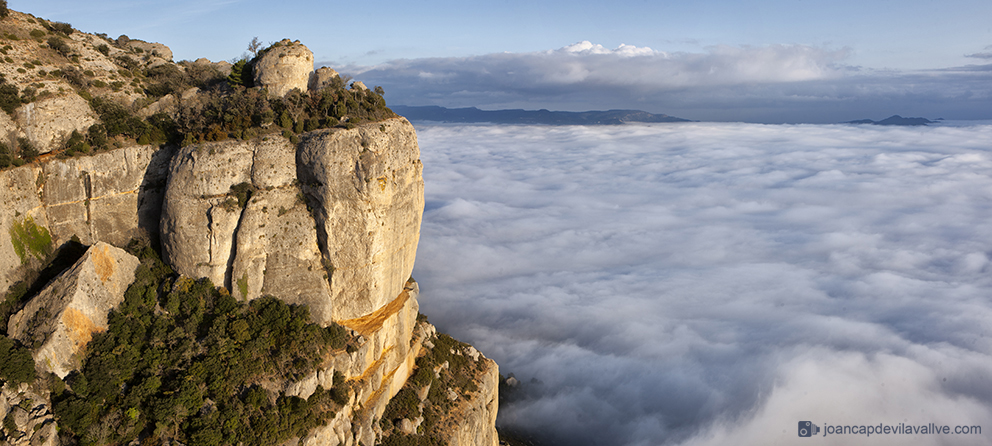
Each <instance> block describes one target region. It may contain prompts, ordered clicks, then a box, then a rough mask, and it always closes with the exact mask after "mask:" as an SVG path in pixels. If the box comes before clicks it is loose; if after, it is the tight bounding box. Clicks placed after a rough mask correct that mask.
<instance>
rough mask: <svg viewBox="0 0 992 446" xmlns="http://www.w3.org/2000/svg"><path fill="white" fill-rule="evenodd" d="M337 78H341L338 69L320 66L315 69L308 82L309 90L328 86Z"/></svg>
mask: <svg viewBox="0 0 992 446" xmlns="http://www.w3.org/2000/svg"><path fill="white" fill-rule="evenodd" d="M335 78H340V75H338V72H337V71H334V69H332V68H330V67H320V68H318V69H316V70H314V72H313V74H311V75H310V80H309V81H308V82H307V90H310V91H317V90H321V89H324V88H326V87H327V86H329V85H331V83H333V82H334V79H335Z"/></svg>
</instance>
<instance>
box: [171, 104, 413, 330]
mask: <svg viewBox="0 0 992 446" xmlns="http://www.w3.org/2000/svg"><path fill="white" fill-rule="evenodd" d="M419 158H420V152H419V149H418V148H417V141H416V134H415V133H414V130H413V126H411V125H410V123H409V122H408V121H406V120H405V119H402V118H397V119H391V120H387V121H385V122H380V123H373V124H365V125H362V126H359V127H357V128H355V129H351V130H346V129H330V130H323V131H317V132H312V133H310V134H308V135H305V137H304V139H303V142H302V143H301V144H300V148H299V149H297V148H296V147H294V146H293V145H292V144H290V143H289V141H287V140H286V139H285V138H281V137H278V136H274V137H270V138H268V139H267V140H261V141H260V140H253V141H247V142H241V141H230V142H220V143H208V144H201V145H194V146H189V147H185V148H183V149H182V150H181V151H180V152H179V153H178V154H177V155H176V157H175V158H174V159H173V161H172V164H171V167H170V169H169V178H168V183H167V188H166V192H165V199H164V203H165V204H164V206H163V208H162V219H161V228H162V247H163V252H164V254H165V256H166V259H167V261H168V262H169V263H170V264H172V265H173V266H174V267H175V268H176V270H177V271H178V272H180V273H182V274H186V275H189V276H192V277H208V278H210V279H211V280H212V281H213V282H214V283H215V284H223V285H224V286H226V287H228V288H229V289H230V290H232V293H233V294H234V295H236V296H238V297H241V298H243V299H254V298H257V297H260V296H262V295H266V294H268V295H273V296H276V297H278V298H280V299H283V300H285V301H287V302H291V303H301V304H307V305H309V306H310V309H311V314H312V315H313V316H314V318H315V319H316V320H317V321H318V322H321V323H323V324H328V323H330V322H331V321H340V320H346V319H353V318H357V317H361V316H364V315H367V314H370V313H372V312H374V311H376V310H378V309H380V308H382V307H383V306H385V305H386V304H387V303H389V302H390V301H392V300H394V299H396V297H397V296H399V295H400V293H401V292H402V291H403V286H404V283H406V280H407V279H408V278H409V277H410V273H411V272H412V271H413V261H414V257H415V255H416V250H417V241H418V240H419V237H420V218H421V214H422V213H423V207H424V201H423V200H424V199H423V179H422V177H421V164H420V159H419ZM239 185H241V186H239ZM239 187H240V188H241V190H246V191H249V192H248V193H244V194H243V195H242V196H241V199H242V200H244V203H239V200H238V197H237V191H236V189H238V188H239ZM248 195H250V198H246V197H247V196H248ZM308 207H309V208H310V209H309V210H308Z"/></svg>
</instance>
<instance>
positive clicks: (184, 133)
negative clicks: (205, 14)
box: [0, 11, 498, 445]
mask: <svg viewBox="0 0 992 446" xmlns="http://www.w3.org/2000/svg"><path fill="white" fill-rule="evenodd" d="M63 25H64V26H63ZM0 28H2V31H3V32H4V33H5V34H4V36H6V46H3V45H4V42H0V48H3V49H2V50H0V52H3V53H4V54H6V55H7V57H8V59H11V58H12V59H13V60H14V66H27V65H31V71H27V70H11V69H8V68H9V66H8V65H4V66H2V67H0V73H2V74H3V75H4V78H5V79H4V81H3V82H0V102H3V101H4V100H5V98H4V97H3V94H4V92H7V93H10V92H11V91H12V92H14V95H15V98H16V102H14V103H11V104H12V105H14V106H13V108H12V109H11V110H7V109H6V108H5V109H4V111H5V113H0V169H2V170H0V184H3V186H4V187H5V188H6V189H5V193H4V200H3V201H2V202H0V295H6V297H5V300H4V301H3V302H2V305H0V309H2V312H0V314H2V316H3V320H2V321H0V322H3V324H0V329H4V330H5V333H4V334H5V337H9V338H11V339H15V340H16V342H17V344H16V345H17V346H18V347H17V348H20V349H26V350H28V351H30V353H31V357H32V358H33V360H34V362H35V368H34V370H33V371H31V373H30V374H21V375H18V376H28V375H30V376H38V378H37V379H36V380H34V381H33V382H32V381H31V380H30V379H27V378H24V379H22V380H27V381H28V382H23V383H20V384H18V383H17V382H16V380H14V379H13V378H11V377H6V376H0V381H6V382H5V383H4V386H3V388H2V395H3V397H2V398H0V409H3V410H2V411H0V418H3V419H4V421H5V422H4V424H3V429H2V430H0V441H3V442H7V443H10V444H42V443H43V444H59V443H58V438H57V436H56V435H55V432H56V430H57V429H56V427H55V426H56V424H57V423H59V422H60V420H61V419H62V418H61V417H64V416H69V415H66V413H67V412H64V411H65V410H68V409H64V407H75V406H72V404H74V403H72V401H75V400H73V398H77V399H78V398H82V397H83V395H84V394H85V393H86V392H87V391H86V389H85V388H83V387H80V386H81V384H80V381H79V379H80V378H78V377H79V376H82V375H81V370H82V368H84V366H85V365H86V363H87V361H89V360H95V359H87V358H89V357H88V356H87V354H88V351H89V349H88V348H87V346H88V344H89V343H90V342H92V339H94V338H95V337H98V336H101V333H104V332H106V331H107V330H108V329H109V328H108V314H110V313H111V312H113V311H121V310H120V306H121V305H122V302H124V301H125V300H127V299H131V301H129V302H132V303H131V304H128V305H131V306H132V307H133V306H134V305H138V304H136V303H134V302H146V303H148V302H150V305H152V307H149V308H151V309H152V310H154V311H153V312H152V313H150V314H166V315H167V314H169V313H172V312H175V311H176V309H175V308H178V307H174V306H173V305H176V306H179V305H185V304H183V303H182V302H173V301H169V302H166V300H162V301H161V302H160V303H156V297H155V295H156V293H158V295H159V296H167V295H168V296H186V295H188V294H183V293H184V292H185V289H186V288H188V287H190V284H191V283H193V282H191V281H190V279H198V278H206V279H209V280H210V282H211V283H212V284H214V285H216V286H218V287H222V289H221V290H220V292H219V294H217V295H218V296H228V295H229V296H231V297H233V298H234V299H235V300H236V301H240V302H243V303H245V302H251V301H256V300H257V299H260V298H262V297H263V296H273V297H275V298H277V299H279V300H281V301H284V302H286V303H289V304H294V305H304V306H306V307H308V308H309V315H310V316H311V317H312V321H314V322H316V323H317V324H320V325H321V326H324V327H328V328H329V329H330V328H334V327H343V329H342V330H344V331H345V332H346V333H347V334H348V336H349V338H348V339H350V340H349V341H347V348H343V347H335V348H333V349H331V350H328V352H327V353H326V354H323V356H321V357H320V359H319V361H318V362H317V364H316V366H315V367H313V368H310V369H308V370H311V371H310V372H309V373H307V374H306V375H305V376H288V377H287V376H284V374H280V373H270V374H268V375H266V376H268V377H267V378H265V379H262V380H257V381H254V382H253V383H252V384H251V386H252V387H251V388H248V387H246V388H243V389H238V390H237V391H238V392H245V395H249V394H252V392H254V390H252V389H254V388H256V387H257V388H260V389H264V390H265V392H266V393H267V394H268V396H269V398H271V399H272V400H273V401H276V400H277V399H278V400H279V401H282V399H284V398H291V397H295V398H297V399H298V400H297V401H305V400H314V399H315V398H317V396H315V395H322V394H323V392H327V391H328V389H330V391H331V392H332V393H333V394H334V395H335V402H334V403H333V404H332V403H327V404H331V405H330V406H328V407H330V408H331V409H332V410H331V412H330V413H332V414H333V417H332V418H330V419H329V421H327V422H326V423H324V424H321V425H320V426H318V427H316V428H314V429H312V430H310V431H309V432H308V433H307V434H305V435H298V436H296V437H295V438H293V439H291V442H295V443H298V444H306V445H318V444H319V445H338V444H340V445H358V444H365V445H372V444H377V443H379V442H386V443H389V444H398V443H396V441H398V439H400V438H401V437H402V438H405V439H407V440H410V439H413V440H414V441H415V442H428V441H434V440H438V439H440V440H443V441H444V442H447V443H448V444H452V445H470V444H471V445H495V444H497V442H498V439H497V437H496V431H495V415H496V391H497V390H496V389H497V385H496V381H497V376H498V369H497V366H496V364H495V363H494V362H492V361H491V360H489V359H486V358H485V357H484V356H482V355H481V354H480V353H479V352H478V351H476V350H475V349H474V348H471V347H470V346H467V345H465V344H461V343H457V341H453V340H450V337H446V335H439V334H437V333H436V330H435V329H434V327H433V326H432V325H430V324H429V323H428V322H427V321H426V319H425V318H423V317H422V316H421V315H419V304H418V301H417V299H418V296H419V293H420V289H419V287H418V285H417V283H416V282H414V281H413V280H412V278H411V272H412V270H413V264H414V260H415V255H416V250H417V242H418V239H419V229H420V222H421V217H422V212H423V207H424V198H423V192H424V189H423V188H424V186H423V178H422V166H421V163H420V153H419V148H418V146H417V138H416V133H415V131H414V129H413V127H412V126H411V125H410V123H409V122H408V121H407V120H406V119H404V118H401V117H395V116H393V117H389V116H392V115H391V112H388V113H385V112H379V111H376V110H388V109H385V108H384V104H382V103H381V97H380V96H378V95H377V94H374V93H372V92H371V91H370V90H368V89H367V88H365V87H364V85H361V84H360V83H356V84H355V85H354V86H353V87H352V88H351V90H344V89H342V85H343V82H342V81H341V80H340V77H338V75H337V73H336V72H334V71H333V70H330V69H321V70H317V71H314V70H313V55H312V54H311V53H310V52H309V50H307V49H306V47H305V46H303V45H302V44H300V43H299V42H290V41H283V42H280V43H278V44H276V45H273V47H271V48H269V49H267V50H265V51H262V53H261V54H260V56H259V57H257V58H256V59H255V60H253V61H251V62H250V63H249V64H243V63H242V64H236V65H235V67H233V68H232V67H230V66H227V67H225V66H224V65H223V64H211V63H209V62H205V61H197V62H196V63H180V64H175V63H173V62H172V61H171V51H169V50H168V48H167V47H165V46H164V45H161V44H151V43H147V42H141V41H137V40H132V39H128V38H127V37H125V36H121V37H120V38H118V39H109V38H106V37H105V36H94V35H89V34H84V33H81V32H78V31H75V30H72V29H71V27H69V26H68V24H58V23H53V22H47V21H45V20H43V19H40V18H37V17H33V16H31V15H28V14H23V13H19V12H15V11H10V12H9V15H8V16H7V17H4V18H3V19H0ZM11 36H15V37H17V38H16V39H14V38H11ZM52 39H57V40H52ZM39 42H41V44H40V45H39ZM60 42H61V43H60ZM8 62H9V60H8ZM245 67H247V68H245ZM225 68H226V69H225ZM242 69H243V70H249V71H250V75H248V76H245V75H241V76H235V74H237V73H236V72H232V70H242ZM56 72H57V73H58V74H57V75H53V73H56ZM227 72H232V74H231V76H229V77H228V78H227V80H226V81H225V80H224V78H223V76H224V75H225V74H226V73H227ZM204 73H206V74H204ZM218 74H219V76H220V77H218ZM198 76H199V78H202V79H208V80H206V81H204V82H203V83H201V84H200V86H199V87H195V88H187V87H188V86H189V84H188V82H191V81H190V79H194V80H195V79H197V78H198ZM211 76H213V77H211ZM175 79H180V80H184V81H183V82H187V83H182V82H179V81H175ZM209 79H213V80H209ZM244 79H250V80H251V82H248V81H244ZM172 81H175V82H179V83H178V84H176V85H179V86H180V87H175V86H173V85H172V84H169V82H172ZM211 82H212V83H211ZM241 83H244V85H242V84H241ZM251 83H253V84H254V85H250V84H251ZM4 85H6V86H8V87H4ZM211 85H212V86H211ZM4 88H6V90H5V89H4ZM177 88H178V90H177ZM180 90H181V91H180ZM156 92H158V93H156ZM232 95H233V96H232ZM306 96H308V97H309V98H310V100H309V101H310V102H306V103H308V104H311V105H309V106H307V107H310V108H304V107H303V106H302V105H298V104H303V103H305V102H298V101H297V99H294V98H301V97H306ZM232 97H233V99H231V98H232ZM283 97H285V99H283ZM265 98H270V99H265ZM6 99H10V98H9V95H8V97H7V98H6ZM225 101H227V102H225ZM237 101H241V102H238V104H243V103H245V101H247V102H251V101H255V102H251V103H254V104H256V106H254V107H255V108H253V109H245V110H249V113H253V114H252V115H251V116H245V118H244V119H242V120H240V121H238V120H237V119H235V121H237V122H236V123H235V124H231V123H230V122H227V123H225V122H220V121H217V122H211V121H205V120H204V119H205V118H204V117H205V116H214V115H213V114H212V112H213V111H214V109H212V108H211V107H218V105H217V104H231V103H234V102H237ZM294 104H297V105H294ZM239 106H240V105H239ZM231 107H233V106H231ZM129 113H130V115H129ZM129 116H130V117H129ZM118 127H120V128H118ZM118 130H119V131H118ZM179 141H183V143H179ZM144 142H149V144H144ZM39 155H40V156H39ZM4 157H5V158H4ZM4 167H6V168H4ZM132 240H146V243H148V242H150V243H151V246H153V247H155V248H156V250H158V249H157V247H159V246H160V248H161V249H160V251H161V255H162V258H163V259H164V261H165V262H166V263H167V264H168V266H169V267H171V269H168V267H166V269H162V270H161V271H160V272H159V273H160V274H164V275H165V276H162V277H172V279H168V280H167V281H166V282H162V284H161V285H155V286H149V287H147V288H135V289H133V290H131V289H129V288H128V286H129V284H131V283H132V281H135V278H136V277H137V276H141V277H142V278H141V279H138V281H139V282H140V281H143V282H141V283H142V284H145V283H149V282H148V280H149V279H148V276H149V274H150V273H149V272H148V269H147V267H146V265H145V263H146V262H145V260H141V261H139V259H138V258H137V257H135V256H134V255H131V254H128V253H127V252H124V251H123V250H122V249H121V248H124V247H126V246H127V245H128V244H129V242H130V241H132ZM70 243H76V244H81V246H83V247H84V249H85V253H83V254H82V255H81V256H80V257H78V258H69V259H68V260H67V259H66V258H65V256H64V255H62V253H63V252H64V251H65V250H64V249H63V250H59V249H58V248H59V247H64V246H67V244H70ZM86 247H88V248H86ZM60 262H62V263H60ZM139 263H141V264H142V265H143V266H141V267H139ZM143 268H144V269H143ZM172 271H175V273H172ZM169 274H173V275H171V276H170V275H169ZM156 283H158V282H156ZM197 283H199V282H197ZM204 283H205V282H204ZM137 284H138V282H135V285H132V288H134V287H136V286H137ZM142 286H145V285H142ZM126 290H128V293H130V294H128V293H126V292H125V291H126ZM177 290H179V291H182V292H179V291H177ZM126 296H129V297H126ZM160 298H161V299H166V298H165V297H160ZM149 299H150V300H149ZM184 308H185V307H184ZM184 311H185V310H184ZM111 325H112V324H111ZM117 325H118V326H120V325H121V324H117ZM207 328H209V327H207ZM203 330H206V328H204V329H203ZM230 330H233V329H229V332H230V333H235V339H239V340H242V338H241V337H239V336H243V335H240V334H238V333H243V332H245V331H244V330H243V329H240V328H239V329H238V330H240V331H237V330H235V331H230ZM194 332H196V329H195V326H194ZM204 333H206V332H204ZM114 336H117V335H114ZM101 339H103V338H101ZM194 341H196V340H194ZM108 342H109V341H108ZM197 342H200V341H197ZM239 342H241V341H239ZM442 359H444V360H443V361H442ZM0 369H2V367H0ZM3 373H7V372H3ZM25 373H26V372H25ZM49 373H51V374H52V375H48V374H49ZM87 373H89V372H87ZM11 376H13V375H11ZM67 376H68V377H76V378H73V379H67V380H65V382H63V378H67ZM411 377H416V379H414V378H411ZM135 379H137V378H135ZM135 383H137V381H135ZM66 384H70V387H65V386H66ZM122 385H123V387H122V389H125V388H127V386H128V384H127V381H124V382H123V383H122ZM432 389H433V390H432ZM121 391H122V392H123V390H121ZM411 392H413V393H416V394H417V397H416V399H417V402H416V404H415V405H414V406H413V407H415V408H417V410H416V413H414V412H411V411H410V410H408V409H409V407H406V406H404V408H403V409H402V410H400V409H397V407H399V406H401V405H402V404H403V403H402V402H398V401H399V400H397V398H398V397H397V395H401V396H403V395H406V396H409V395H410V394H411ZM55 393H58V394H59V395H62V396H61V397H60V399H59V402H58V404H54V403H53V402H52V401H48V399H49V398H52V396H51V395H52V394H55ZM244 398H248V396H244ZM404 398H406V397H405V396H404ZM39 399H43V400H45V401H47V402H46V403H44V404H41V405H38V404H37V403H38V400H39ZM67 401H68V403H67ZM253 401H254V400H253ZM403 401H407V400H406V399H404V400H403ZM67 404H68V405H67ZM211 404H214V403H211V402H209V401H207V402H204V403H203V408H202V409H201V412H202V411H206V412H202V413H207V414H209V413H211V412H210V411H211V410H213V411H214V412H216V410H217V409H216V408H214V409H211V407H213V406H211ZM36 406H37V407H36ZM59 407H63V409H59ZM53 408H54V409H55V411H54V412H53V411H52V409H53ZM59 410H63V412H61V413H60V412H59ZM133 410H134V409H133V408H132V409H131V410H128V411H127V413H126V414H123V416H125V418H127V419H130V420H132V421H133V422H139V421H140V420H143V419H144V418H143V417H145V416H146V415H144V414H141V413H139V412H136V411H135V412H132V411H133ZM22 412H24V413H22ZM202 413H201V415H202ZM26 414H27V415H26ZM31 414H33V415H31ZM28 415H30V416H28ZM78 416H79V415H78V414H74V415H72V417H74V418H73V419H72V423H74V424H72V425H73V426H77V430H78V426H79V423H80V421H79V420H80V418H78ZM118 416H122V415H118ZM148 416H151V415H148ZM8 418H10V422H7V419H8ZM111 421H112V420H111V419H108V418H102V419H93V423H97V422H99V424H100V425H101V426H107V425H108V424H107V423H110V422H111ZM94 426H95V425H94ZM177 426H178V425H177ZM153 427H154V426H153ZM90 430H91V431H92V429H90ZM134 432H135V434H133V435H134V437H132V438H131V440H139V439H142V438H144V439H145V440H148V439H149V438H160V439H162V440H163V441H174V440H180V439H182V438H185V437H182V435H183V434H181V433H177V432H170V431H163V430H160V429H155V430H154V432H152V431H151V430H144V431H143V430H141V429H138V430H137V431H134ZM63 435H70V434H69V433H66V432H65V431H63ZM72 435H83V433H81V432H76V433H75V434H72ZM86 435H90V434H86ZM67 438H68V437H67ZM86 438H90V437H86ZM104 438H108V437H104ZM186 441H189V440H188V439H187V440H186ZM390 442H392V443H390ZM194 443H195V441H194Z"/></svg>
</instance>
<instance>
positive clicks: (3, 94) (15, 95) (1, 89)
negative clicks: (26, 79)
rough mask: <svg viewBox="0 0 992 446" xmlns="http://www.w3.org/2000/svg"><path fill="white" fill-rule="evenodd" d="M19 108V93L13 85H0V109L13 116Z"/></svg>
mask: <svg viewBox="0 0 992 446" xmlns="http://www.w3.org/2000/svg"><path fill="white" fill-rule="evenodd" d="M20 106H21V98H20V91H18V89H17V86H16V85H14V84H8V83H2V84H0V109H3V111H5V112H7V114H8V115H13V114H14V110H16V109H17V107H20Z"/></svg>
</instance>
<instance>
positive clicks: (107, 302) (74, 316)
mask: <svg viewBox="0 0 992 446" xmlns="http://www.w3.org/2000/svg"><path fill="white" fill-rule="evenodd" d="M137 267H138V259H137V258H136V257H134V256H132V255H130V254H128V253H126V252H124V250H122V249H120V248H115V247H113V246H110V245H108V244H106V243H102V242H100V243H97V244H95V245H93V246H91V247H90V248H89V249H88V250H87V251H86V254H84V255H83V257H82V258H81V259H79V261H78V262H76V264H75V265H73V266H72V267H71V268H69V270H67V271H66V272H65V273H63V274H62V275H61V276H59V277H58V278H57V279H55V280H54V281H53V282H52V283H51V284H49V285H48V286H47V287H45V289H44V290H42V292H41V293H39V294H38V295H37V296H35V298H34V299H31V301H29V302H28V304H27V305H26V306H25V307H24V309H23V310H21V311H20V312H19V313H17V314H15V315H13V316H12V317H11V318H10V322H9V325H8V328H7V334H8V335H9V336H10V337H12V338H14V339H17V340H19V341H21V342H22V343H24V344H25V345H29V346H34V359H35V363H37V366H36V368H37V369H38V370H41V371H44V372H51V373H54V374H56V375H58V376H59V377H60V378H64V377H65V376H66V375H68V374H69V372H70V371H72V370H75V369H78V368H79V364H80V360H81V359H82V358H81V357H80V353H81V352H82V351H83V349H84V348H85V347H86V343H88V342H89V341H90V339H92V337H93V334H94V333H96V332H100V331H105V330H106V329H107V313H109V312H110V310H111V309H113V308H114V307H116V306H117V305H118V304H120V303H121V302H122V301H123V300H124V291H125V290H126V289H127V286H128V285H130V284H131V282H132V281H133V280H134V269H135V268H137Z"/></svg>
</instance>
